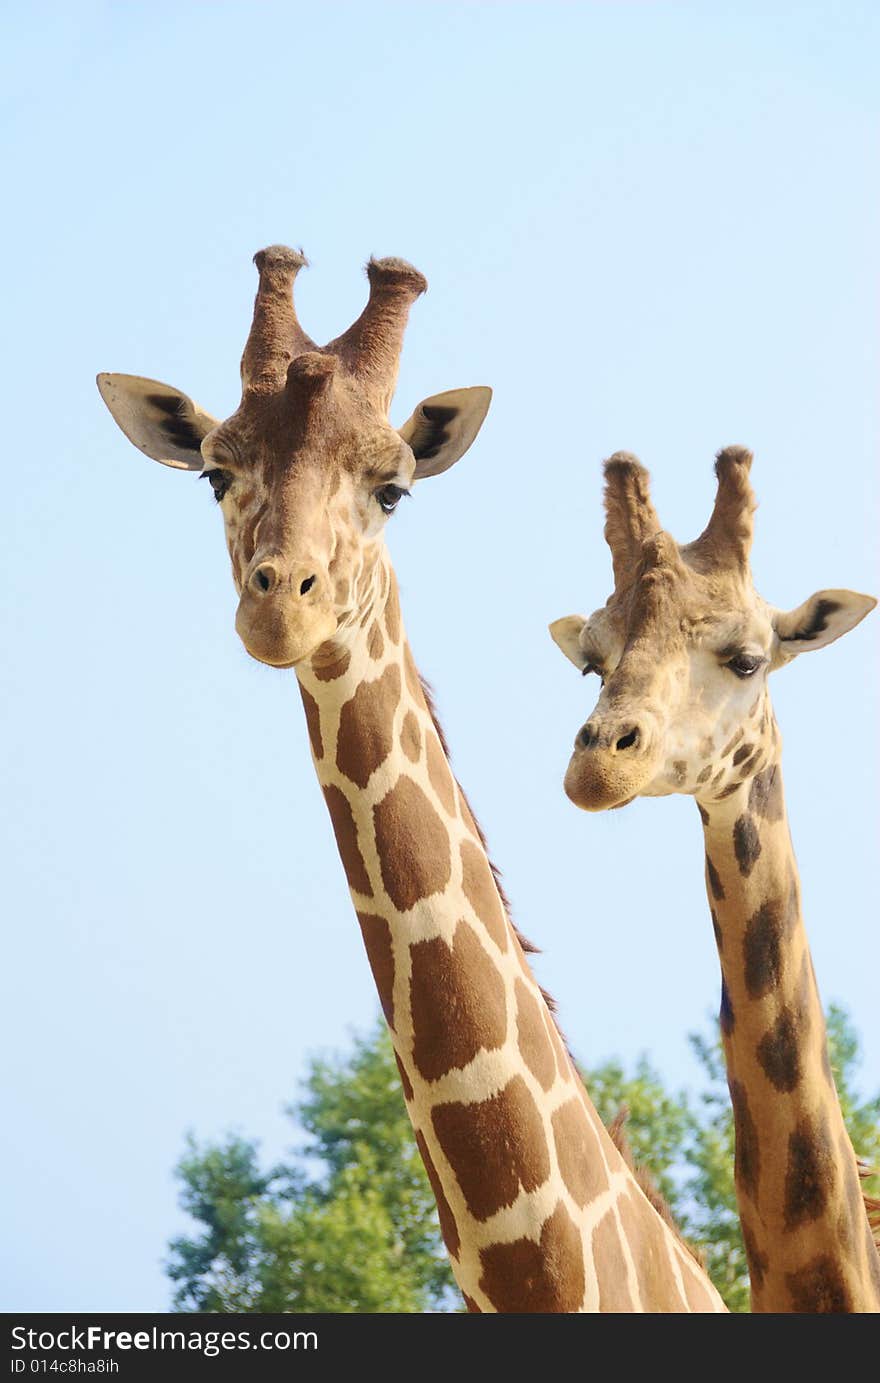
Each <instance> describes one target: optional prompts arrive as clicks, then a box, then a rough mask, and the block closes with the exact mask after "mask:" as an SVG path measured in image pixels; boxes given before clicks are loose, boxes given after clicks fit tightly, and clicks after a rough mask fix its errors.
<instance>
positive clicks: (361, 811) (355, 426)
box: [99, 247, 723, 1312]
mask: <svg viewBox="0 0 880 1383" xmlns="http://www.w3.org/2000/svg"><path fill="white" fill-rule="evenodd" d="M256 262H257V265H258V268H259V271H260V285H259V290H258V293H257V300H256V305H255V310H254V321H253V326H252V328H251V333H250V336H249V339H248V343H247V346H246V348H245V352H244V358H243V361H242V382H243V395H242V401H241V406H240V407H239V409H238V411H237V412H236V413H235V414H234V415H233V416H232V417H231V418H229V419H227V420H226V421H225V422H222V423H219V424H218V423H217V422H215V420H214V419H212V418H210V417H208V416H207V415H206V414H205V413H203V412H202V410H201V409H199V408H198V407H197V406H196V405H195V404H193V403H192V401H191V400H190V399H188V398H187V397H186V396H185V395H182V394H180V393H178V392H177V391H176V390H173V389H170V388H168V387H167V386H166V385H162V384H157V383H156V382H154V381H150V380H142V379H137V378H132V377H130V376H120V375H102V376H100V377H99V386H100V389H101V393H102V396H103V398H104V400H105V402H106V403H107V405H108V407H109V408H110V411H111V412H112V414H113V416H114V417H115V418H116V420H117V422H118V423H119V424H120V426H121V427H122V429H123V431H124V432H125V433H126V435H127V436H128V437H129V438H130V439H131V440H132V441H133V442H134V443H135V445H136V446H138V447H140V448H141V450H142V451H145V452H146V453H147V454H148V455H149V456H152V457H154V458H155V459H156V460H159V461H164V462H167V463H169V464H171V465H175V466H179V467H183V468H185V469H189V470H202V471H203V473H204V474H205V475H206V476H207V478H208V481H209V484H210V485H211V487H212V488H213V490H214V494H215V495H216V497H217V499H218V500H219V501H220V505H221V509H222V513H223V518H224V522H225V526H226V536H227V543H228V547H229V552H230V556H231V559H232V569H233V573H234V576H235V582H236V587H237V589H238V592H239V596H240V600H239V606H238V613H237V616H236V627H237V629H238V632H239V634H240V636H241V638H242V640H243V642H244V644H245V647H246V648H247V650H248V652H250V653H251V654H252V655H253V656H254V657H255V658H258V659H259V660H261V661H262V662H265V663H269V664H272V665H273V666H276V667H294V668H295V671H296V676H297V678H298V681H299V688H300V693H301V697H302V702H303V705H304V708H305V714H306V718H307V722H308V729H309V736H310V740H311V745H312V751H313V758H314V762H315V767H316V770H317V773H318V777H319V780H320V782H321V786H322V788H323V791H324V796H325V798H326V801H327V806H328V809H329V812H330V817H331V819H332V822H333V828H334V831H335V833H336V839H337V843H338V847H339V853H340V856H341V858H342V863H343V867H344V869H345V872H346V876H347V878H348V883H349V887H350V889H351V894H352V900H353V902H354V906H355V910H356V912H357V915H358V919H359V921H360V926H361V931H362V934H363V938H364V943H365V945H366V949H367V954H368V957H369V961H370V965H371V967H372V971H373V975H374V977H375V981H376V986H377V989H378V991H379V996H380V999H381V1002H382V1006H383V1009H384V1012H385V1016H386V1018H387V1020H388V1024H389V1027H390V1029H391V1034H392V1038H393V1042H394V1046H395V1050H396V1052H397V1056H398V1061H399V1065H400V1073H401V1080H402V1084H403V1090H404V1095H405V1098H406V1104H407V1109H408V1111H409V1115H410V1117H411V1119H412V1123H413V1127H414V1130H415V1135H416V1139H417V1141H418V1146H419V1149H420V1151H421V1155H422V1158H423V1160H424V1163H425V1166H426V1169H427V1172H428V1175H429V1177H430V1179H431V1183H432V1186H433V1189H434V1193H435V1196H436V1199H437V1205H438V1209H439V1214H440V1223H441V1227H442V1230H443V1235H444V1239H445V1242H446V1245H447V1248H448V1250H449V1254H450V1258H451V1261H452V1266H453V1269H454V1272H455V1275H456V1278H457V1280H458V1282H459V1285H460V1286H461V1289H462V1291H463V1292H464V1294H465V1296H466V1298H467V1301H468V1304H469V1306H470V1307H471V1308H472V1309H475V1310H480V1311H493V1310H494V1311H560V1312H561V1311H565V1312H569V1311H582V1310H586V1311H596V1310H604V1311H670V1312H673V1311H717V1310H722V1309H723V1305H722V1303H721V1301H720V1298H719V1297H718V1295H717V1293H716V1292H715V1290H714V1288H713V1287H712V1286H711V1284H710V1282H709V1281H708V1279H707V1278H706V1276H705V1274H704V1273H703V1272H702V1270H701V1269H700V1268H699V1267H698V1265H697V1264H696V1262H695V1261H694V1259H693V1257H692V1256H691V1255H690V1254H689V1253H688V1251H687V1250H686V1249H685V1248H684V1246H683V1245H682V1243H681V1241H680V1239H679V1238H678V1237H677V1235H676V1234H675V1233H674V1232H673V1230H672V1229H671V1228H670V1226H669V1224H668V1223H666V1222H665V1220H664V1218H662V1216H661V1214H660V1213H658V1210H657V1209H655V1208H654V1206H653V1205H652V1204H651V1203H649V1200H648V1199H647V1198H646V1196H645V1194H643V1191H642V1190H641V1189H640V1186H639V1184H638V1182H637V1180H636V1178H635V1176H634V1175H633V1173H632V1172H631V1170H630V1168H629V1166H628V1165H627V1162H626V1160H625V1158H624V1157H623V1156H622V1155H621V1153H620V1151H619V1150H618V1148H617V1147H616V1146H615V1144H614V1142H613V1141H612V1139H611V1138H610V1137H609V1135H608V1133H607V1132H606V1130H605V1129H604V1128H603V1126H602V1124H601V1122H600V1120H599V1118H598V1116H597V1114H596V1111H595V1109H594V1108H593V1106H592V1104H591V1103H590V1101H589V1099H588V1097H587V1095H586V1092H585V1090H584V1088H583V1085H582V1084H581V1082H580V1080H579V1078H578V1076H577V1073H576V1072H575V1070H574V1067H573V1065H572V1062H571V1060H570V1058H569V1056H568V1054H567V1052H566V1050H565V1047H564V1045H563V1043H562V1041H561V1039H560V1036H559V1033H558V1031H557V1028H556V1025H555V1023H554V1021H553V1018H552V1017H551V1014H550V1011H549V1010H548V1007H547V1004H546V1002H545V999H544V996H543V995H542V993H541V991H540V989H539V988H538V986H537V984H536V983H535V980H534V978H533V976H532V974H531V972H530V970H529V967H528V965H527V963H526V960H525V957H524V955H523V949H522V945H521V942H520V938H519V937H518V934H517V933H516V932H515V930H514V929H513V927H512V925H511V922H510V919H509V917H508V914H507V910H506V907H505V905H504V902H503V899H502V896H501V894H500V892H499V888H498V886H497V885H496V881H495V878H494V876H493V872H492V869H491V867H490V864H489V861H488V859H487V857H486V852H485V848H484V843H483V840H482V837H481V834H480V831H479V830H478V828H477V827H476V825H475V823H474V820H473V818H472V816H471V814H470V811H469V810H468V806H467V803H466V801H465V799H464V797H463V795H462V793H461V790H460V789H459V787H458V784H457V783H456V781H455V779H454V778H453V776H452V773H451V771H450V768H449V763H448V759H447V755H446V752H445V746H444V744H443V741H442V738H441V736H440V734H439V732H438V729H437V727H436V724H435V721H434V718H433V716H432V713H431V707H430V704H429V702H428V700H427V699H426V695H425V692H424V689H423V686H422V684H421V681H420V679H419V676H418V673H417V671H416V668H415V664H414V662H413V659H412V655H411V653H410V650H409V645H408V643H407V641H406V637H405V634H404V630H403V625H402V621H401V616H400V609H399V604H398V595H397V585H396V581H395V577H394V573H393V571H392V569H391V565H390V561H389V557H388V553H387V549H386V547H385V543H384V537H383V530H384V526H385V521H386V518H387V516H388V514H389V513H391V512H392V510H393V509H394V508H395V506H396V505H397V503H398V501H399V499H400V497H401V495H403V494H405V493H406V492H407V491H408V490H409V488H410V487H411V485H412V484H413V482H414V481H416V480H420V479H422V478H423V477H425V476H430V475H435V474H438V473H439V472H441V471H443V470H445V469H446V468H447V467H449V466H451V465H452V464H453V463H454V462H455V461H456V460H457V459H458V458H459V457H460V456H461V455H462V454H463V452H464V451H466V449H467V447H468V446H469V445H470V443H471V441H472V440H473V438H474V436H475V435H476V433H477V431H478V429H479V426H480V424H481V423H482V420H483V417H484V415H485V413H486V409H487V407H488V403H489V391H488V390H487V389H470V390H456V391H453V392H451V393H448V394H442V395H439V396H437V397H435V398H432V399H428V400H426V401H425V402H424V403H423V404H421V405H420V406H419V408H417V409H416V411H415V413H414V414H413V415H412V417H411V418H410V420H409V421H408V422H407V423H406V424H405V425H404V426H403V427H402V428H401V429H400V430H399V431H397V430H395V429H394V428H393V427H392V426H391V424H390V423H389V421H388V416H387V415H388V406H389V403H390V400H391V396H392V393H393V388H394V381H395V376H396V373H397V361H398V356H399V352H400V348H401V345H402V339H403V332H404V327H405V324H406V320H407V314H408V310H409V307H410V304H411V303H412V301H413V300H414V299H415V298H416V297H417V296H418V295H419V294H420V293H421V292H422V291H423V290H424V288H425V281H424V279H423V278H422V276H421V274H419V273H417V272H416V270H415V269H413V268H411V267H410V266H409V265H408V264H404V263H403V262H402V261H400V260H388V259H386V260H380V261H378V262H372V263H371V264H370V265H369V267H368V270H367V272H368V276H369V280H370V298H369V302H368V304H367V307H366V308H365V310H364V312H363V313H362V315H361V317H360V318H359V319H358V321H357V322H356V323H355V324H354V326H353V327H351V328H350V329H349V330H348V331H347V332H345V333H344V335H342V336H340V337H339V338H337V339H336V340H335V341H332V342H331V343H330V344H329V345H328V346H326V347H324V348H322V349H320V350H319V349H318V348H317V347H316V346H315V345H314V343H313V342H312V341H310V340H309V338H308V337H307V336H306V335H305V333H304V332H303V330H302V328H301V327H300V325H299V323H298V321H297V318H296V315H295V313H294V308H293V303H292V294H291V285H292V282H293V279H294V277H295V274H296V272H297V270H298V269H299V268H300V267H301V265H302V264H303V262H304V261H303V259H302V256H301V255H298V254H295V253H294V252H293V251H291V250H288V249H285V248H283V247H275V248H273V249H270V250H265V251H263V252H262V253H261V254H259V255H258V256H257V259H256Z"/></svg>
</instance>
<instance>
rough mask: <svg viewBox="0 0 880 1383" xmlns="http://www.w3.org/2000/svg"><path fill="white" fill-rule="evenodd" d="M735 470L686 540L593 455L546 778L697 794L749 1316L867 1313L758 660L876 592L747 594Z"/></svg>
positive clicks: (869, 1275)
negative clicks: (600, 546)
mask: <svg viewBox="0 0 880 1383" xmlns="http://www.w3.org/2000/svg"><path fill="white" fill-rule="evenodd" d="M751 463H752V456H751V453H750V452H749V451H747V450H746V448H744V447H728V448H726V449H725V450H724V451H722V452H720V453H719V454H718V457H717V459H716V474H717V478H718V490H717V495H716V500H715V506H714V509H713V512H712V515H711V518H710V520H709V523H708V524H707V526H706V528H705V530H704V531H703V533H702V534H701V535H700V537H699V538H697V539H696V541H694V542H692V543H689V544H687V545H685V546H679V545H678V544H677V543H676V542H675V540H674V539H673V538H672V537H671V536H670V535H669V534H668V533H666V532H664V531H663V530H662V528H661V526H660V522H659V520H658V518H657V515H656V513H655V511H654V508H653V505H652V503H651V498H650V493H649V484H648V473H647V471H646V470H645V469H644V467H642V466H641V464H640V463H639V462H638V461H637V460H636V458H635V457H633V456H630V455H628V454H626V453H618V454H616V455H615V456H613V457H611V458H610V460H609V461H607V462H606V463H605V510H606V524H605V537H606V539H607V541H608V544H609V547H610V549H611V556H612V564H613V570H614V591H613V593H612V595H611V596H610V598H609V599H608V601H607V602H606V604H605V606H604V607H602V608H601V609H599V610H597V611H596V613H595V614H593V615H592V616H590V618H589V619H585V618H584V617H583V616H579V615H569V616H566V617H564V618H563V619H560V620H556V621H555V622H554V623H553V624H551V626H550V633H551V636H552V637H553V639H554V641H555V642H556V643H557V644H558V645H559V647H560V648H561V649H562V651H563V652H564V653H565V655H566V656H567V657H568V658H569V659H570V660H571V661H572V662H573V663H574V664H575V666H576V667H578V668H579V670H580V671H581V672H582V673H584V674H589V673H597V674H598V676H599V678H600V679H601V683H602V689H601V692H600V695H599V699H598V701H597V703H596V705H595V707H594V709H593V711H592V712H591V714H590V715H589V717H588V718H587V720H586V721H585V723H584V724H583V725H582V726H581V728H580V729H579V731H578V733H577V736H576V739H575V745H574V751H573V753H572V756H571V759H570V762H569V765H568V769H567V771H566V774H565V790H566V792H567V794H568V796H569V797H570V798H571V799H572V801H573V802H574V803H575V804H576V805H577V806H580V807H582V808H584V809H586V810H588V811H604V810H607V809H609V808H614V807H623V806H626V805H627V804H628V803H629V802H631V801H632V800H633V799H634V798H635V797H637V796H649V797H650V796H653V797H657V796H665V795H668V794H670V793H686V794H689V795H691V796H693V797H694V798H695V799H696V801H697V805H698V807H699V812H700V818H701V820H702V823H703V830H704V835H705V842H706V885H707V891H708V895H709V903H710V909H711V916H712V922H713V926H714V931H715V938H716V943H717V946H718V954H719V960H720V964H721V974H722V993H721V1035H722V1042H723V1046H724V1053H725V1059H726V1064H727V1073H728V1083H729V1086H730V1093H731V1100H732V1105H733V1114H734V1126H735V1141H736V1169H735V1171H736V1189H737V1198H738V1204H739V1209H740V1218H741V1221H742V1226H743V1237H744V1241H745V1246H746V1252H747V1257H748V1262H749V1270H750V1277H751V1288H752V1307H753V1310H761V1311H876V1310H878V1309H880V1260H878V1255H877V1249H876V1246H875V1243H874V1237H873V1236H874V1230H875V1228H876V1226H875V1225H874V1224H873V1216H872V1214H870V1213H869V1212H870V1211H871V1203H870V1202H865V1201H863V1199H862V1196H861V1195H860V1191H859V1165H858V1162H857V1159H856V1157H855V1154H854V1152H853V1149H852V1146H851V1145H850V1142H849V1138H848V1136H847V1133H846V1128H845V1126H844V1122H843V1116H842V1114H841V1110H840V1104H839V1101H838V1098H837V1094H836V1091H835V1088H834V1082H833V1079H832V1077H831V1071H830V1067H829V1064H828V1054H827V1042H826V1034H825V1022H824V1015H823V1012H822V1007H821V1004H820V1001H819V994H818V989H817V986H816V981H815V977H814V974H813V967H812V961H811V958H810V952H809V946H808V943H807V937H806V931H805V928H804V924H803V919H802V916H801V903H800V886H799V881H798V875H797V866H796V864H795V860H794V855H793V852H792V846H791V837H790V834H789V830H788V822H787V819H786V812H785V801H784V795H783V788H782V769H781V763H780V757H781V740H780V736H779V732H778V729H777V725H776V720H775V717H774V715H773V710H772V707H771V705H770V698H769V692H768V688H767V677H768V674H769V672H771V671H772V670H774V669H775V668H778V667H781V666H783V665H784V664H786V663H788V662H790V661H792V659H793V658H795V657H797V656H798V655H799V654H801V653H804V652H807V651H809V650H811V649H816V648H822V647H824V646H825V645H826V644H829V643H831V642H832V641H833V640H834V639H837V638H839V637H840V636H841V635H842V634H845V633H847V632H848V630H850V629H852V628H853V627H854V626H855V625H856V624H858V623H859V621H860V620H862V619H863V618H864V617H865V615H867V614H868V613H869V612H870V611H871V610H872V609H873V608H874V606H875V604H876V600H875V599H874V598H873V597H872V596H866V595H859V594H857V593H856V592H853V591H848V590H824V591H818V592H817V593H816V594H814V595H812V596H810V597H809V599H808V600H806V601H804V603H803V604H802V605H800V606H799V607H798V608H797V609H795V610H792V611H788V612H784V611H780V610H777V609H775V608H774V607H772V606H770V605H768V604H767V603H766V602H765V601H764V600H763V599H762V598H761V597H760V596H759V595H758V594H757V592H756V591H755V588H754V585H753V583H752V577H751V572H750V567H749V554H750V548H751V541H752V515H753V512H754V508H755V501H754V496H753V493H752V488H751V483H750V478H749V472H750V468H751ZM874 1208H875V1209H876V1206H875V1207H874Z"/></svg>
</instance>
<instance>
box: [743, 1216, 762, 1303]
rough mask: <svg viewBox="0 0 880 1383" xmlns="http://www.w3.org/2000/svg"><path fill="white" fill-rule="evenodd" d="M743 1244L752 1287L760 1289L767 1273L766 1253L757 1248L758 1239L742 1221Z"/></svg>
mask: <svg viewBox="0 0 880 1383" xmlns="http://www.w3.org/2000/svg"><path fill="white" fill-rule="evenodd" d="M741 1228H742V1237H743V1246H744V1248H745V1251H746V1258H747V1259H748V1264H749V1277H750V1279H751V1285H752V1289H753V1290H755V1289H760V1288H761V1287H762V1286H763V1283H764V1278H765V1276H766V1273H767V1266H768V1262H767V1255H766V1253H762V1252H761V1250H760V1249H759V1248H758V1241H757V1239H756V1238H755V1235H754V1233H753V1231H752V1230H751V1229H750V1228H749V1226H748V1225H747V1224H746V1223H745V1221H743V1223H742V1225H741Z"/></svg>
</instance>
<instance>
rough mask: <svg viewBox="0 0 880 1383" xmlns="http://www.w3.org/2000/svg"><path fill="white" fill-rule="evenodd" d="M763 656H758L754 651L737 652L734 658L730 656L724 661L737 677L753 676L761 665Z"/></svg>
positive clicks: (763, 660) (763, 659)
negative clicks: (727, 660)
mask: <svg viewBox="0 0 880 1383" xmlns="http://www.w3.org/2000/svg"><path fill="white" fill-rule="evenodd" d="M765 662H766V659H765V658H759V657H758V655H757V654H755V653H737V655H736V657H735V658H731V659H730V660H729V662H727V663H725V667H729V668H730V670H731V672H733V673H736V676H737V677H742V678H746V677H753V676H754V675H755V673H756V672H757V671H758V668H759V667H763V665H764V663H765Z"/></svg>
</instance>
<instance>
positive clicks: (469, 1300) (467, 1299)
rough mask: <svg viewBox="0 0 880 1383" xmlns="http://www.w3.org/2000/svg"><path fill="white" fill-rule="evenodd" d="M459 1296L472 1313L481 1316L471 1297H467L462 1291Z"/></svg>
mask: <svg viewBox="0 0 880 1383" xmlns="http://www.w3.org/2000/svg"><path fill="white" fill-rule="evenodd" d="M461 1296H462V1300H463V1301H464V1304H465V1306H466V1307H467V1309H468V1311H469V1312H470V1313H471V1314H472V1315H476V1316H481V1315H482V1314H483V1313H482V1311H481V1310H480V1308H479V1306H478V1305H477V1303H476V1302H475V1301H474V1299H473V1297H469V1296H468V1294H467V1292H462V1294H461Z"/></svg>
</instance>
